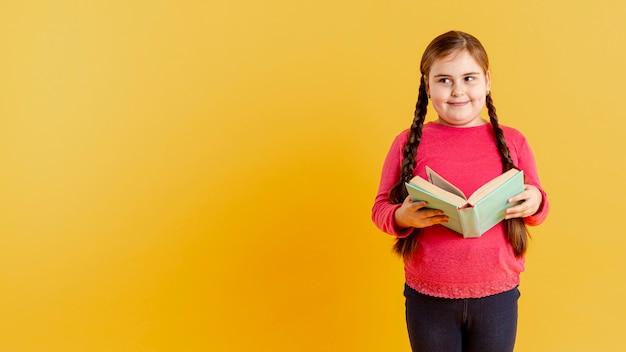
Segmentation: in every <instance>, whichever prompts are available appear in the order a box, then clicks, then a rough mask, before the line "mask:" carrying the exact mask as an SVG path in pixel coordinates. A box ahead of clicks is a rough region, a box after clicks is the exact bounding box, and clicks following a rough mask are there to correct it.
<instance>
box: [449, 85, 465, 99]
mask: <svg viewBox="0 0 626 352" xmlns="http://www.w3.org/2000/svg"><path fill="white" fill-rule="evenodd" d="M451 94H452V96H453V97H460V96H461V95H463V94H464V92H463V88H462V87H461V86H460V85H459V84H455V85H453V86H452V93H451Z"/></svg>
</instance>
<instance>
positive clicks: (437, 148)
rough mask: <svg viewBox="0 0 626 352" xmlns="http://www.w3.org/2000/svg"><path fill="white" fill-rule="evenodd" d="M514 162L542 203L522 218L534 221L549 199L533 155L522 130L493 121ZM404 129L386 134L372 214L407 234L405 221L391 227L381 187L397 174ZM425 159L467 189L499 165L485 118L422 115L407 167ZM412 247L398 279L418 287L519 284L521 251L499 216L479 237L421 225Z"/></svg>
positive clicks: (454, 293)
mask: <svg viewBox="0 0 626 352" xmlns="http://www.w3.org/2000/svg"><path fill="white" fill-rule="evenodd" d="M501 128H502V129H503V130H504V134H505V137H506V140H507V145H508V147H509V150H510V153H511V157H512V159H513V162H514V163H515V165H516V166H517V167H518V168H519V169H521V170H524V176H525V183H527V184H531V185H534V186H536V187H538V188H539V190H540V191H541V193H542V195H543V201H542V204H541V206H540V208H539V210H538V211H537V213H536V214H534V215H533V216H530V217H527V218H525V219H524V220H525V222H526V224H527V225H539V224H540V223H542V222H543V221H544V220H545V218H546V217H547V215H548V211H549V204H548V200H547V198H546V194H545V192H544V191H543V189H542V188H541V184H540V182H539V177H538V175H537V167H536V165H535V159H534V156H533V154H532V151H531V149H530V146H529V145H528V143H527V141H526V138H524V136H523V135H522V134H521V133H520V132H519V131H517V130H515V129H513V128H510V127H506V126H501ZM408 132H409V131H408V130H406V131H404V132H402V133H401V134H400V135H398V136H397V137H396V139H395V140H394V142H393V144H392V146H391V149H390V150H389V153H388V154H387V158H386V159H385V163H384V166H383V172H382V176H381V179H380V186H379V188H378V194H377V195H376V199H375V202H374V206H373V209H372V219H373V221H374V223H375V224H376V226H378V228H380V229H381V230H382V231H384V232H386V233H388V234H390V235H393V236H397V237H406V236H408V235H409V234H410V233H411V231H412V230H413V229H412V228H408V229H399V228H397V227H396V226H395V223H394V212H395V210H396V209H397V208H398V207H399V206H400V204H392V203H391V202H390V200H389V196H388V194H389V190H390V189H391V188H392V187H393V185H394V184H396V183H397V182H398V180H399V179H400V165H401V162H402V149H403V147H404V144H405V143H406V140H407V138H408ZM426 165H428V166H429V167H431V168H432V169H433V170H435V171H436V172H437V173H438V174H440V175H441V176H442V177H444V178H445V179H447V180H448V181H450V182H452V183H453V184H454V185H456V186H457V187H458V188H459V189H461V191H463V193H465V194H466V195H468V196H469V195H471V194H472V193H473V192H474V191H475V190H476V189H478V187H480V186H482V185H483V184H484V183H485V182H487V181H489V180H490V179H492V178H494V177H496V176H497V175H499V174H501V173H502V163H501V161H500V154H499V153H498V150H497V147H496V141H495V136H494V133H493V128H492V126H491V125H490V124H485V125H481V126H476V127H469V128H456V127H450V126H444V125H439V124H436V123H434V122H429V123H426V124H425V125H424V129H423V134H422V141H421V143H420V145H419V147H418V152H417V163H416V169H415V174H416V175H420V176H422V177H424V178H426V179H427V176H426V171H425V166H426ZM419 243H420V245H419V247H418V248H417V250H416V251H415V253H414V254H413V256H412V257H411V258H410V259H409V260H406V261H405V263H404V271H405V277H406V283H407V284H408V285H409V286H410V287H412V288H413V289H415V290H417V291H418V292H421V293H423V294H427V295H431V296H436V297H445V298H479V297H485V296H489V295H493V294H497V293H501V292H504V291H508V290H510V289H513V288H514V287H515V286H517V285H519V282H520V279H519V277H520V273H521V272H522V271H524V259H523V258H516V257H515V255H514V253H513V249H512V247H511V245H510V244H509V243H508V241H507V240H506V238H505V235H504V227H503V224H502V223H500V224H498V225H496V226H495V227H493V228H492V229H491V230H489V231H487V232H486V233H484V234H483V235H482V236H481V237H479V238H474V239H464V238H463V237H462V236H461V235H459V234H458V233H456V232H454V231H452V230H449V229H447V228H445V227H443V226H441V225H434V226H430V227H427V228H424V229H422V230H421V231H420V234H419Z"/></svg>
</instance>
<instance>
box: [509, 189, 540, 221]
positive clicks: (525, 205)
mask: <svg viewBox="0 0 626 352" xmlns="http://www.w3.org/2000/svg"><path fill="white" fill-rule="evenodd" d="M520 200H521V201H523V202H522V203H521V204H519V205H516V206H514V207H510V208H509V209H507V210H506V216H505V217H504V218H505V219H512V218H525V217H527V216H531V215H533V214H535V213H536V212H537V210H539V206H541V200H542V195H541V192H539V189H538V188H537V187H535V186H533V185H527V184H525V185H524V191H523V192H522V193H520V194H518V195H516V196H515V197H513V198H511V199H509V203H513V202H517V201H520Z"/></svg>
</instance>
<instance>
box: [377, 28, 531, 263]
mask: <svg viewBox="0 0 626 352" xmlns="http://www.w3.org/2000/svg"><path fill="white" fill-rule="evenodd" d="M462 50H466V51H467V52H468V53H469V54H470V55H471V56H472V57H473V58H474V60H476V62H477V63H478V65H480V66H481V67H482V69H483V72H485V73H486V72H487V70H488V69H489V59H488V57H487V52H486V51H485V48H484V47H483V46H482V44H481V43H480V42H479V41H478V39H476V38H475V37H473V36H472V35H470V34H467V33H464V32H459V31H450V32H447V33H444V34H442V35H440V36H438V37H437V38H435V39H433V41H432V42H430V44H429V45H428V46H427V47H426V50H424V54H423V55H422V61H421V63H420V72H421V74H422V76H421V78H420V86H419V91H418V98H417V104H416V105H415V114H414V118H413V123H412V124H411V128H410V132H409V137H408V140H407V142H406V144H405V145H404V149H403V151H402V156H403V159H402V166H401V168H402V169H401V175H400V180H399V181H398V183H397V184H396V185H395V186H393V188H391V190H390V192H389V198H390V199H391V201H392V202H394V203H396V204H400V203H402V202H403V201H404V199H405V198H406V197H407V196H408V192H407V190H406V187H405V185H404V183H405V182H409V181H410V180H411V178H412V177H413V172H414V170H415V157H416V155H417V147H418V146H419V144H420V141H421V139H422V128H423V127H424V119H425V118H426V109H427V107H428V94H427V92H426V81H425V77H428V74H429V73H430V68H431V66H432V64H433V62H434V61H435V60H437V59H439V58H442V57H446V56H448V55H450V54H452V53H454V52H457V51H462ZM485 105H486V106H487V112H488V114H489V120H490V122H491V126H492V127H493V130H494V133H495V137H496V138H495V139H496V140H495V142H496V144H497V146H498V151H499V153H500V159H501V160H502V171H503V172H504V171H507V170H510V169H512V168H514V167H515V164H514V163H513V160H511V156H510V154H509V148H508V147H507V145H506V139H505V138H504V132H503V131H502V129H501V128H500V125H499V123H498V115H496V108H495V106H494V105H493V99H492V98H491V93H490V92H489V93H487V96H486V99H485ZM504 228H505V233H506V237H507V240H508V241H509V243H511V245H512V247H513V251H514V253H515V255H516V256H517V257H522V256H523V255H524V253H525V252H526V248H527V246H528V230H527V228H526V224H525V223H524V219H522V218H515V219H508V220H505V221H504ZM418 234H419V229H415V230H414V231H413V232H412V233H411V235H410V236H408V237H404V238H397V239H396V243H395V244H394V246H393V250H394V252H396V253H397V254H399V255H401V256H402V257H403V258H405V259H408V258H409V257H410V256H411V255H412V254H413V252H414V251H415V248H417V246H418V239H417V237H418Z"/></svg>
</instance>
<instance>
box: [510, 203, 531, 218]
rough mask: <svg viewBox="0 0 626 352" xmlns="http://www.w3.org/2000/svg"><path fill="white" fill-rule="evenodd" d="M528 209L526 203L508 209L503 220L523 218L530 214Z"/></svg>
mask: <svg viewBox="0 0 626 352" xmlns="http://www.w3.org/2000/svg"><path fill="white" fill-rule="evenodd" d="M529 210H530V207H529V206H528V205H527V204H526V203H522V204H520V205H517V206H514V207H510V208H508V209H507V210H506V215H505V217H504V218H505V219H513V218H523V217H526V216H528V215H531V214H530V211H529Z"/></svg>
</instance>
